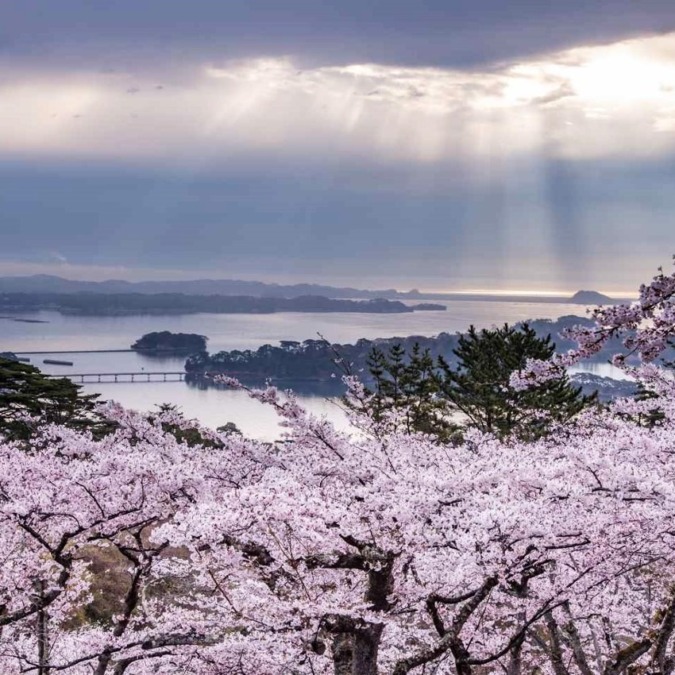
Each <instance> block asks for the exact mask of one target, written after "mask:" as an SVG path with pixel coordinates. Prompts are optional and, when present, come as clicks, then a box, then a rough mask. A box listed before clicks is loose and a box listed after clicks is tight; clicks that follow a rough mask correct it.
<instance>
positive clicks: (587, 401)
mask: <svg viewBox="0 0 675 675" xmlns="http://www.w3.org/2000/svg"><path fill="white" fill-rule="evenodd" d="M554 352H555V344H554V343H553V342H552V341H551V336H550V335H548V336H547V337H545V338H540V337H539V336H538V335H537V333H536V332H535V331H534V330H533V329H532V328H530V327H529V326H528V325H527V324H522V325H520V326H519V327H517V328H516V327H513V326H509V325H508V324H504V326H503V327H501V328H493V329H483V330H481V331H477V330H476V328H475V327H474V326H471V327H470V328H469V332H468V333H467V334H465V335H462V336H460V339H459V344H458V346H457V349H455V350H454V355H455V357H456V358H457V364H456V366H455V367H451V366H450V365H449V364H448V362H447V361H446V360H445V359H443V358H442V357H440V358H439V360H438V365H439V374H438V385H439V393H440V395H441V396H442V397H443V398H444V399H446V400H447V401H448V402H449V403H450V404H451V406H452V407H453V408H455V409H456V410H457V411H459V412H460V413H462V415H463V416H464V417H465V418H466V420H467V426H470V427H474V428H476V429H479V430H480V431H484V432H488V433H492V434H495V435H496V436H498V437H500V438H504V437H506V436H510V435H512V434H514V435H516V436H517V437H518V438H520V439H523V440H530V439H534V438H537V437H540V436H542V435H545V434H546V432H547V430H548V429H549V428H550V427H551V425H553V424H555V423H564V422H567V421H569V420H570V419H571V418H572V417H574V416H575V415H576V414H577V413H579V412H580V411H581V410H583V409H584V408H585V407H587V406H588V405H591V404H592V403H594V402H595V401H596V398H597V397H596V395H595V394H593V395H591V396H585V395H583V394H582V393H581V387H576V386H574V385H573V384H572V383H571V382H570V380H569V377H568V375H567V373H566V372H563V373H561V375H560V376H559V377H557V378H556V379H553V380H550V381H548V382H545V383H543V384H540V385H538V386H535V387H531V388H528V389H525V390H517V389H514V388H512V387H511V386H510V385H509V378H510V376H511V373H513V372H514V371H516V370H520V369H522V368H524V367H525V364H526V362H527V360H528V359H541V360H548V359H549V358H550V357H551V356H553V354H554Z"/></svg>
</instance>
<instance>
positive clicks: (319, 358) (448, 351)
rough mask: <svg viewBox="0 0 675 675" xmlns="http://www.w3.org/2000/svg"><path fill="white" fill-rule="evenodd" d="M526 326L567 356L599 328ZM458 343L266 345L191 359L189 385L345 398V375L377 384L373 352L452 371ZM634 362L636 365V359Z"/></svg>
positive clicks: (605, 396) (594, 382) (589, 383)
mask: <svg viewBox="0 0 675 675" xmlns="http://www.w3.org/2000/svg"><path fill="white" fill-rule="evenodd" d="M526 323H527V325H529V327H530V328H532V329H534V331H535V332H536V334H537V335H538V336H540V337H546V336H547V335H551V336H552V338H553V340H554V342H555V343H556V350H557V351H558V352H565V351H567V350H569V349H572V348H573V347H575V346H576V344H575V343H574V342H573V341H572V340H570V339H569V338H567V337H565V335H564V333H565V331H566V330H568V329H570V328H572V327H573V326H578V325H581V326H586V327H591V326H593V325H594V322H593V321H592V320H591V319H589V318H588V317H581V316H574V315H567V316H562V317H560V318H559V319H557V320H550V319H535V320H532V321H528V322H526ZM458 341H459V334H458V333H457V334H450V333H445V332H444V333H439V334H438V335H436V336H433V337H428V336H423V335H409V336H407V337H390V338H378V339H375V340H367V339H361V340H357V341H356V342H355V343H353V344H331V343H329V342H328V341H326V340H317V339H311V340H304V341H303V342H298V341H294V340H282V341H281V342H280V343H279V344H278V345H272V344H265V345H263V346H261V347H259V348H258V349H246V350H232V351H222V352H218V353H215V354H209V353H208V352H206V351H202V352H200V353H198V354H193V355H191V356H190V357H189V358H188V359H187V361H186V362H185V371H186V375H185V381H186V382H187V383H188V384H190V385H193V386H198V387H202V388H203V387H208V386H219V385H218V384H217V382H216V381H214V376H218V375H226V376H229V377H234V378H237V379H238V380H240V381H241V382H242V383H244V384H247V385H251V386H261V385H263V384H264V383H266V382H271V383H272V384H275V385H278V386H281V387H283V388H287V389H292V390H294V391H295V392H297V393H300V394H303V393H307V394H317V393H321V394H322V395H326V396H338V395H341V394H343V393H344V392H345V386H344V384H343V382H342V378H341V375H344V374H345V373H346V371H349V372H350V373H352V374H354V375H357V376H358V378H359V379H360V380H362V381H363V382H364V383H365V384H366V385H369V384H372V378H371V374H370V371H369V367H368V361H369V356H370V354H371V351H372V349H373V347H377V348H379V349H381V350H383V351H387V350H388V349H389V348H390V347H392V346H393V345H394V344H400V345H401V346H403V347H404V348H405V350H406V351H407V352H409V351H410V350H412V348H413V346H414V345H416V344H417V345H419V347H420V348H421V349H422V350H423V351H424V350H428V351H429V353H430V354H431V356H432V357H433V358H434V359H436V358H437V357H438V356H442V357H443V358H444V359H445V360H446V361H448V363H450V365H454V364H456V362H457V357H456V356H455V354H454V350H455V349H456V348H457V346H458ZM620 349H621V342H620V341H619V340H618V339H612V340H610V341H609V342H608V343H607V345H605V347H604V348H603V349H602V350H601V351H600V352H598V353H597V354H596V355H595V356H594V358H593V359H591V360H590V362H593V363H607V362H608V361H609V359H610V357H611V355H612V354H614V353H616V352H617V351H619V350H620ZM664 357H665V358H667V359H675V348H670V349H669V350H668V351H666V352H665V354H664ZM629 361H631V362H633V361H634V357H631V358H630V359H629ZM347 364H348V365H347ZM572 380H573V381H574V382H575V383H576V384H578V385H579V386H581V387H582V390H583V393H585V394H589V393H592V392H593V391H597V392H598V394H599V398H600V399H601V400H602V401H606V400H609V399H612V398H615V397H616V396H619V395H622V396H623V395H630V394H632V393H634V386H633V385H632V383H630V382H626V381H618V380H613V379H610V378H607V377H600V376H597V375H592V374H590V373H583V372H581V373H574V374H573V375H572Z"/></svg>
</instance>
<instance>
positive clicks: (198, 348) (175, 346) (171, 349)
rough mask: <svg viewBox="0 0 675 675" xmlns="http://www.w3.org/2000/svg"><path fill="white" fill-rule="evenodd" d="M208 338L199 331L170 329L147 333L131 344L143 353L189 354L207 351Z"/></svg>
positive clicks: (135, 349) (134, 348) (132, 347)
mask: <svg viewBox="0 0 675 675" xmlns="http://www.w3.org/2000/svg"><path fill="white" fill-rule="evenodd" d="M207 340H208V338H207V337H206V336H204V335H197V333H171V332H170V331H168V330H163V331H154V332H152V333H146V334H145V335H144V336H143V337H141V338H140V339H138V340H136V342H134V344H132V345H131V349H133V350H134V351H136V352H141V353H142V354H162V355H164V354H175V355H177V356H187V355H189V354H199V353H201V352H205V351H206V342H207Z"/></svg>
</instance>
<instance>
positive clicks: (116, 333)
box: [0, 300, 609, 440]
mask: <svg viewBox="0 0 675 675" xmlns="http://www.w3.org/2000/svg"><path fill="white" fill-rule="evenodd" d="M443 304H445V305H446V306H447V311H445V312H414V313H411V314H360V313H359V314H357V313H335V314H300V313H279V314H262V315H255V314H191V315H182V316H131V317H81V316H63V315H61V314H58V313H54V312H39V313H35V314H30V315H29V314H22V315H21V318H23V319H33V320H39V321H44V322H46V323H25V322H18V321H12V320H11V319H0V351H14V352H29V351H44V352H48V351H51V350H53V351H54V352H57V351H64V350H68V351H74V350H95V349H127V348H128V347H129V346H130V345H131V343H132V342H134V341H135V340H136V339H138V338H139V337H140V336H141V335H143V334H145V333H149V332H151V331H161V330H169V331H173V332H183V333H199V334H201V335H206V336H207V337H208V338H209V344H208V347H209V351H211V352H216V351H220V350H230V349H256V348H257V347H259V346H260V345H263V344H265V343H271V344H276V343H278V342H279V341H280V340H306V339H308V338H316V337H317V334H321V335H322V336H323V337H325V338H326V339H327V340H329V341H330V342H338V343H343V344H344V343H351V342H354V341H356V340H358V339H359V338H370V339H372V338H387V337H394V336H407V335H425V336H433V335H437V334H438V333H440V332H443V331H445V332H449V333H454V332H458V331H459V332H462V331H465V330H466V329H467V328H468V327H469V326H470V325H471V324H474V325H475V326H477V327H479V328H483V327H489V326H492V325H495V324H502V323H504V322H508V323H515V322H517V321H523V320H526V319H537V318H549V319H557V318H558V317H560V316H563V315H566V314H577V315H580V316H581V315H583V313H584V310H583V308H582V307H580V306H578V305H568V304H554V303H541V304H538V303H524V302H523V303H519V302H489V301H466V300H465V301H454V302H444V303H443ZM54 356H56V355H54ZM30 358H31V363H33V364H34V365H36V366H38V367H39V368H41V369H42V370H43V371H45V372H48V373H59V374H64V375H67V374H68V372H71V373H110V372H140V371H143V370H145V371H182V370H183V363H184V359H182V358H180V359H176V358H163V359H158V358H154V357H153V358H150V357H143V356H140V355H138V354H135V353H117V354H116V353H108V354H86V353H77V354H71V355H69V356H67V357H63V356H62V357H61V358H67V360H69V361H73V366H72V367H68V366H54V365H46V364H44V363H43V360H44V359H45V358H50V355H49V354H44V355H39V356H38V355H36V356H31V357H30ZM56 358H58V357H56ZM600 374H609V373H608V372H604V371H603V372H602V373H600ZM85 390H86V391H87V392H88V393H99V394H101V396H102V398H104V399H114V400H117V401H119V402H121V403H122V404H123V405H125V406H127V407H130V408H134V409H138V410H150V409H152V408H153V406H155V405H156V404H159V403H174V404H176V405H178V406H180V407H181V408H182V410H183V412H184V413H185V414H186V415H188V416H190V417H195V418H197V419H199V420H200V421H201V422H203V423H204V424H206V425H208V426H220V425H222V424H225V423H226V422H234V423H235V424H237V426H238V427H239V428H240V429H241V430H242V431H243V432H244V433H245V434H246V435H249V436H253V437H256V438H262V439H268V440H271V439H274V438H277V437H278V435H279V431H280V429H279V426H278V421H277V418H276V416H275V414H274V413H273V412H272V411H271V410H270V409H268V408H266V407H265V406H263V405H262V404H259V403H257V402H255V401H252V400H250V399H249V398H248V397H247V395H246V394H245V393H243V392H238V391H227V390H219V389H206V390H204V389H199V388H196V387H192V386H189V385H187V384H185V383H183V382H166V383H164V382H161V383H150V384H148V383H134V384H124V383H118V384H87V385H85ZM300 398H301V400H302V403H303V404H304V405H305V406H306V407H307V408H308V409H309V410H310V411H311V412H313V413H316V414H320V415H327V416H328V417H329V418H330V419H332V420H333V421H334V422H335V423H336V424H337V425H338V426H343V425H344V424H345V421H344V417H343V415H342V413H341V411H340V409H339V408H338V406H337V405H336V404H335V402H334V401H332V400H330V399H325V398H323V397H321V396H302V397H300Z"/></svg>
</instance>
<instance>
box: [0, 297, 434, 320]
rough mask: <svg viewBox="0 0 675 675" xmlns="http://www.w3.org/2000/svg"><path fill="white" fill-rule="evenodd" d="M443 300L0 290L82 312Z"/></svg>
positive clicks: (346, 308) (400, 306) (11, 307)
mask: <svg viewBox="0 0 675 675" xmlns="http://www.w3.org/2000/svg"><path fill="white" fill-rule="evenodd" d="M444 309H445V306H444V305H430V304H426V305H424V304H423V305H414V306H412V307H411V306H408V305H406V304H405V303H403V302H400V301H398V300H385V299H383V298H373V299H370V300H338V299H332V298H326V297H323V296H320V295H304V296H300V297H296V298H271V297H267V298H266V297H254V296H247V295H184V294H183V293H155V294H143V293H110V294H108V293H0V311H5V312H9V311H12V312H21V311H23V312H37V311H41V310H50V311H56V312H59V313H61V314H70V315H80V316H81V315H84V316H126V315H134V314H155V315H160V314H195V313H209V314H272V313H274V312H316V313H321V312H363V313H369V314H402V313H408V312H414V311H415V310H426V311H429V310H434V311H438V310H444Z"/></svg>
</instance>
